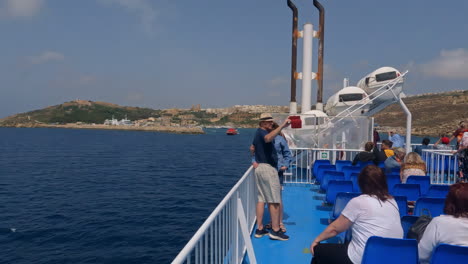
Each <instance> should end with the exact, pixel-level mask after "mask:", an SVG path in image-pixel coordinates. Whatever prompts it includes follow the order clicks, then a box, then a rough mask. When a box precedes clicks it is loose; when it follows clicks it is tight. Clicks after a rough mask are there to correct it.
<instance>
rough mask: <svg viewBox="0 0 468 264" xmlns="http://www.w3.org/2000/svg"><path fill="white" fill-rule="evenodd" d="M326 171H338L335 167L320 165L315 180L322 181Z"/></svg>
mask: <svg viewBox="0 0 468 264" xmlns="http://www.w3.org/2000/svg"><path fill="white" fill-rule="evenodd" d="M325 171H336V167H335V165H319V166H318V168H317V174H315V178H316V179H317V181H319V182H321V181H322V179H323V173H324V172H325Z"/></svg>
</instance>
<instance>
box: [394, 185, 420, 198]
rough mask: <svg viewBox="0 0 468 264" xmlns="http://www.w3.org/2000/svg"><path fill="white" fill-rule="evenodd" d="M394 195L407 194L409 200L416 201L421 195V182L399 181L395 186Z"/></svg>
mask: <svg viewBox="0 0 468 264" xmlns="http://www.w3.org/2000/svg"><path fill="white" fill-rule="evenodd" d="M392 194H393V195H395V196H406V198H407V199H408V201H416V200H418V198H419V196H421V191H420V187H419V184H405V183H399V184H397V185H395V187H393V192H392Z"/></svg>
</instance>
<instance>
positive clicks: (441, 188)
mask: <svg viewBox="0 0 468 264" xmlns="http://www.w3.org/2000/svg"><path fill="white" fill-rule="evenodd" d="M449 188H450V186H449V185H431V186H430V187H429V190H428V191H427V193H426V197H435V198H445V197H447V194H448V191H449Z"/></svg>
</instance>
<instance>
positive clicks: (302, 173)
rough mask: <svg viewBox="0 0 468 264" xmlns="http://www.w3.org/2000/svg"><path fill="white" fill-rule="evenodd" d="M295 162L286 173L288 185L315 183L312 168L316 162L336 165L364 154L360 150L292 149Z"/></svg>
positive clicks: (285, 178)
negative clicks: (338, 162) (320, 161)
mask: <svg viewBox="0 0 468 264" xmlns="http://www.w3.org/2000/svg"><path fill="white" fill-rule="evenodd" d="M290 150H291V153H292V156H293V162H292V163H291V166H290V168H289V169H288V170H287V171H286V172H285V173H284V182H286V183H306V184H312V183H314V182H315V180H314V177H313V175H312V166H313V165H314V162H315V161H316V160H330V163H331V164H335V163H336V161H337V160H349V161H352V160H353V159H354V156H355V155H356V154H357V153H359V152H362V151H363V150H359V149H327V148H290Z"/></svg>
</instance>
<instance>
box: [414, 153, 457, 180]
mask: <svg viewBox="0 0 468 264" xmlns="http://www.w3.org/2000/svg"><path fill="white" fill-rule="evenodd" d="M454 152H455V151H453V150H436V149H423V151H422V153H423V155H422V158H423V160H424V161H425V162H426V171H427V174H428V175H429V176H430V177H431V184H445V185H448V184H453V183H456V182H457V178H458V177H457V173H458V166H459V163H458V156H457V155H455V154H454Z"/></svg>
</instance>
